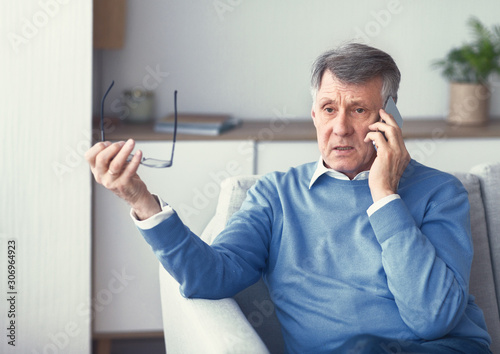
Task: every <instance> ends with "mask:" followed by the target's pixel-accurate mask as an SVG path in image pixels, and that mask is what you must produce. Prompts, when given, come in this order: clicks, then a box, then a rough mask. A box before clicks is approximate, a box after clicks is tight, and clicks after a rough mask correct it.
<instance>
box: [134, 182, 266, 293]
mask: <svg viewBox="0 0 500 354" xmlns="http://www.w3.org/2000/svg"><path fill="white" fill-rule="evenodd" d="M260 185H261V183H259V182H257V185H256V186H254V188H252V189H251V190H250V191H249V194H248V197H247V199H246V200H245V202H244V203H243V205H242V207H241V209H240V211H238V212H236V213H235V214H234V215H233V217H232V218H231V219H230V221H229V223H228V225H227V227H226V228H225V229H224V231H222V233H221V234H220V235H219V236H218V237H217V238H216V239H215V240H214V242H213V244H212V245H208V244H206V243H205V242H204V241H203V240H201V239H200V238H199V237H198V236H197V235H195V234H194V233H193V232H192V231H191V230H190V229H189V228H188V227H187V226H185V225H184V224H183V223H182V221H181V219H180V218H179V216H178V215H177V213H174V214H173V215H172V216H171V217H169V218H168V219H166V220H164V221H162V222H161V223H160V224H158V225H156V226H155V227H152V228H150V229H141V228H139V231H140V232H141V234H142V235H143V237H144V238H145V240H146V241H147V242H148V243H149V245H150V246H151V248H152V249H153V251H154V253H155V255H156V257H157V258H158V260H159V261H160V263H161V264H162V265H163V267H164V268H165V269H166V270H167V271H168V272H169V273H170V274H171V275H172V276H173V277H174V278H175V279H176V280H177V281H178V282H179V284H180V290H181V293H182V295H183V296H185V297H189V298H207V299H220V298H225V297H229V296H233V295H235V294H236V293H238V292H239V291H241V290H243V289H244V288H246V287H248V286H250V285H251V284H253V283H255V282H256V281H257V280H259V278H260V277H261V274H262V270H263V268H264V267H265V265H266V261H267V256H268V243H269V241H268V239H269V237H270V232H271V231H270V230H271V227H270V222H271V218H270V215H271V214H272V212H271V209H270V204H269V203H268V202H267V199H266V198H265V197H264V196H263V195H262V193H261V192H260V191H259V186H260Z"/></svg>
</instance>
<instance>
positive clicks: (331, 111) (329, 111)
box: [325, 107, 333, 113]
mask: <svg viewBox="0 0 500 354" xmlns="http://www.w3.org/2000/svg"><path fill="white" fill-rule="evenodd" d="M325 111H327V112H328V113H333V108H330V107H328V108H325Z"/></svg>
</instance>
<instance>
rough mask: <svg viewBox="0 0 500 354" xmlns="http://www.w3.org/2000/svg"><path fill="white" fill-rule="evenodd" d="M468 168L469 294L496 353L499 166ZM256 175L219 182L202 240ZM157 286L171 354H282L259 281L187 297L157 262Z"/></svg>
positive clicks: (499, 346)
mask: <svg viewBox="0 0 500 354" xmlns="http://www.w3.org/2000/svg"><path fill="white" fill-rule="evenodd" d="M472 171H473V173H474V174H465V173H456V174H455V175H456V176H457V177H458V178H459V179H460V180H461V181H462V183H463V184H464V186H465V187H466V189H467V190H468V191H469V200H470V203H471V223H472V237H473V242H474V250H475V256H474V261H473V264H472V272H471V282H470V292H471V293H472V294H473V295H474V296H476V301H477V303H478V304H479V306H480V307H481V308H482V309H483V312H484V314H485V317H486V322H487V325H488V330H489V332H490V335H491V337H492V338H493V344H492V346H491V350H492V352H493V353H500V319H499V310H498V306H499V302H498V301H499V300H500V297H497V292H498V293H500V253H499V252H491V250H495V251H498V250H500V248H499V247H500V223H499V222H498V213H499V210H500V207H499V206H500V164H496V165H483V166H478V167H476V168H474V169H473V170H472ZM257 179H258V176H241V177H233V178H229V179H227V180H225V181H223V182H222V184H221V193H220V196H219V202H218V205H217V210H216V215H215V216H214V218H213V219H212V220H211V221H210V223H209V224H208V225H207V227H206V229H205V230H204V232H203V234H202V235H201V238H202V239H203V240H204V241H205V242H207V243H211V242H212V240H213V239H214V238H215V236H217V234H218V233H219V232H220V231H221V230H222V229H223V228H224V227H225V225H226V223H227V221H228V220H229V218H230V216H231V215H232V214H233V213H234V212H235V211H236V210H238V209H239V207H240V205H241V203H242V202H243V200H244V198H245V196H246V191H247V190H248V189H249V188H250V187H251V186H252V185H253V184H254V183H255V182H256V180H257ZM490 244H491V247H490ZM494 277H496V279H497V288H495V281H494ZM160 287H161V297H162V314H163V323H164V334H165V344H166V348H167V352H168V353H169V354H175V353H200V352H203V353H217V354H221V353H269V352H270V353H283V352H284V344H283V338H282V335H281V330H280V325H279V322H278V320H277V318H276V315H275V312H274V305H273V303H272V302H271V300H270V298H269V293H268V291H267V288H266V287H265V285H264V283H263V281H262V280H261V281H259V282H258V283H256V284H254V285H253V286H251V287H249V288H248V289H246V290H244V291H242V292H241V293H239V294H238V295H236V296H235V297H234V299H232V298H231V299H229V298H228V299H222V300H202V299H186V298H184V297H182V296H181V295H180V292H179V284H178V283H177V282H176V281H175V280H174V279H173V278H172V277H171V276H170V275H169V274H168V273H167V272H166V271H165V270H164V269H163V267H162V266H161V265H160Z"/></svg>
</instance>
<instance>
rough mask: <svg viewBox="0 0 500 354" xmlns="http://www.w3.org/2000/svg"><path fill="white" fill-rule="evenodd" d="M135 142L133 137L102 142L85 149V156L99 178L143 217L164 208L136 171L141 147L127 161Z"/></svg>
mask: <svg viewBox="0 0 500 354" xmlns="http://www.w3.org/2000/svg"><path fill="white" fill-rule="evenodd" d="M134 145H135V142H134V141H133V140H132V139H129V140H128V141H127V142H123V141H121V142H118V143H113V144H112V143H110V142H109V141H105V142H100V143H97V144H95V145H94V146H92V147H91V148H90V149H89V150H88V151H87V152H86V153H85V159H86V160H87V162H88V163H89V165H90V169H91V171H92V174H93V175H94V178H95V180H96V182H97V183H99V184H101V185H103V186H104V187H105V188H107V189H109V190H110V191H112V192H113V193H115V194H116V195H117V196H118V197H120V198H122V199H123V200H125V201H126V202H127V203H128V204H129V205H130V206H131V207H132V209H133V210H134V212H135V214H136V215H137V217H138V218H139V219H140V220H144V219H147V218H149V217H151V216H153V215H155V214H157V213H159V212H160V211H161V208H160V205H159V204H158V202H157V201H156V198H154V197H153V195H152V194H151V193H149V191H148V189H147V187H146V184H145V183H144V182H143V181H142V180H141V179H140V177H139V175H137V169H138V168H139V164H140V162H141V158H142V152H141V151H140V150H138V151H137V152H136V153H135V154H134V157H133V158H132V160H131V161H130V162H127V158H128V157H129V155H130V154H131V153H132V151H133V150H134Z"/></svg>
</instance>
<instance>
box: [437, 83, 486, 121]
mask: <svg viewBox="0 0 500 354" xmlns="http://www.w3.org/2000/svg"><path fill="white" fill-rule="evenodd" d="M490 96H491V93H490V89H489V87H488V85H483V84H469V83H458V82H452V83H450V112H449V114H448V120H447V122H448V123H450V124H455V125H465V126H477V125H485V124H487V123H488V120H489V115H490Z"/></svg>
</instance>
